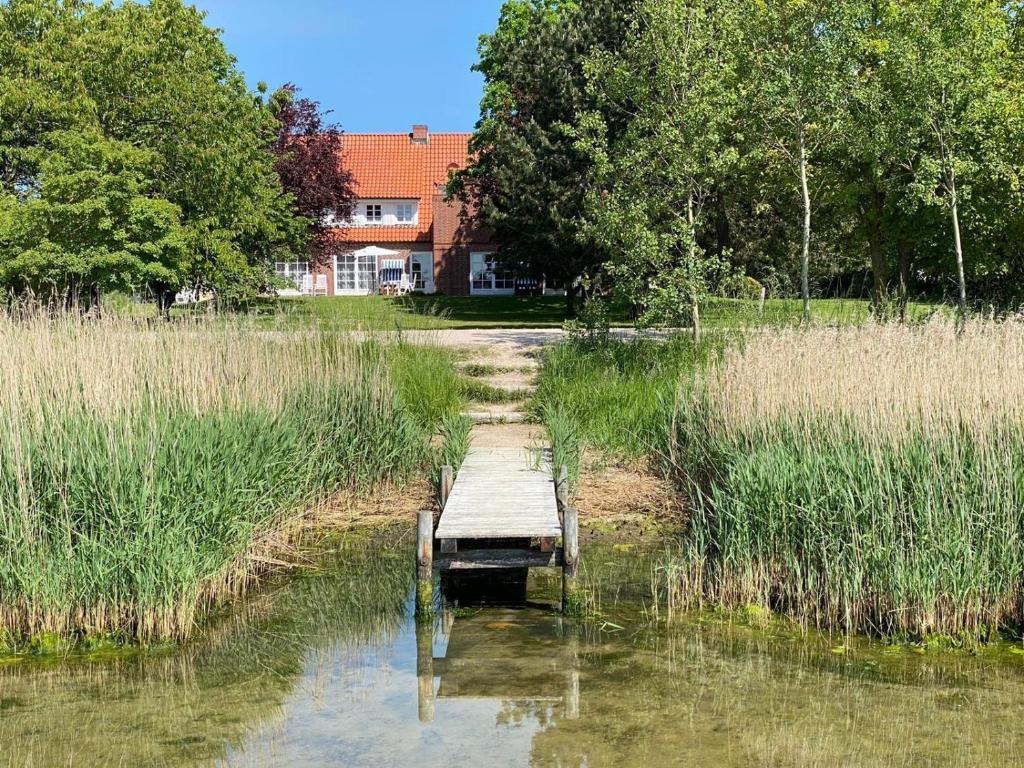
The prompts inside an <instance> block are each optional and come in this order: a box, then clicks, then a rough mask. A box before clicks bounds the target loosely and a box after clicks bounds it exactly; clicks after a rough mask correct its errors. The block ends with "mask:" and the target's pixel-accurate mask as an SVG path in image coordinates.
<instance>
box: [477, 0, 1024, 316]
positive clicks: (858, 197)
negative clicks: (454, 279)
mask: <svg viewBox="0 0 1024 768" xmlns="http://www.w3.org/2000/svg"><path fill="white" fill-rule="evenodd" d="M583 7H584V6H583V4H580V5H579V6H577V5H576V4H569V3H547V4H542V3H539V2H537V3H528V2H510V3H508V4H506V14H505V16H504V17H503V22H502V26H500V27H499V30H498V33H497V34H496V35H495V36H494V38H487V39H486V41H485V46H484V47H483V48H482V59H481V66H482V67H486V69H485V74H486V73H488V72H491V73H496V74H495V76H494V78H493V79H489V80H488V86H489V87H488V92H487V93H488V97H487V99H485V103H484V108H483V112H482V119H481V123H480V125H479V127H478V132H477V136H476V139H475V142H476V147H477V149H478V151H479V152H480V153H481V154H480V160H479V163H478V165H477V167H476V169H471V170H470V171H468V172H467V174H466V178H468V179H471V178H472V177H473V174H478V175H479V177H480V179H481V181H482V182H487V183H493V184H495V186H494V187H493V189H494V190H495V193H494V194H486V193H485V195H484V197H485V198H486V199H487V204H486V205H485V206H484V214H485V217H487V218H488V219H489V220H490V221H492V222H496V223H498V224H501V223H502V222H504V223H505V224H509V225H510V226H509V229H516V230H518V231H519V232H527V233H530V232H533V231H534V230H533V229H531V227H534V226H535V225H537V222H538V221H541V219H542V218H543V219H544V220H545V221H547V220H549V219H550V216H551V215H552V213H551V212H550V211H553V212H554V213H557V214H559V216H560V218H559V226H558V227H554V226H550V227H549V226H546V225H537V230H536V231H540V232H543V233H545V234H546V235H547V234H550V233H556V232H557V239H558V241H560V242H561V243H585V244H588V245H589V246H591V247H592V249H593V250H592V252H591V253H590V256H589V257H588V258H589V259H590V261H589V262H588V263H587V266H586V269H587V270H588V271H591V272H598V271H603V272H604V273H605V275H606V277H607V278H611V284H609V280H607V279H606V280H605V286H604V287H605V288H608V287H611V288H613V289H614V290H615V291H616V293H617V294H618V295H619V296H620V297H622V298H624V299H626V300H627V301H630V302H632V303H634V304H636V305H638V309H639V312H638V313H637V314H638V315H639V317H640V319H641V320H643V321H650V322H670V323H672V324H679V323H681V322H690V321H697V320H698V319H699V317H700V306H701V304H703V303H705V302H706V300H707V298H708V297H709V296H710V295H711V294H713V293H716V292H721V290H722V289H721V283H722V280H723V279H728V278H730V277H731V276H732V275H735V274H736V273H740V274H747V275H749V276H751V277H753V278H755V279H756V280H758V281H759V282H760V283H761V284H763V285H765V286H766V288H768V290H769V294H770V295H772V296H775V297H784V296H792V295H797V294H803V296H804V297H805V299H810V298H819V297H822V296H853V297H864V296H867V295H871V297H872V298H873V301H874V309H875V311H876V312H878V313H879V314H886V313H894V314H895V315H896V316H899V317H901V318H902V317H905V315H906V311H907V306H908V303H909V302H910V300H911V299H912V298H913V297H914V296H915V295H916V296H919V297H929V298H932V299H945V298H948V297H949V296H950V294H957V295H959V294H960V293H962V292H963V290H964V289H967V290H968V291H973V292H974V293H975V295H976V296H977V301H976V302H975V303H976V305H978V306H981V305H983V303H984V304H987V303H995V304H997V305H1000V306H1009V305H1011V303H1012V302H1013V301H1015V300H1019V299H1020V288H1019V286H1020V285H1022V284H1024V280H1022V279H1021V275H1022V274H1024V272H1022V270H1024V250H1022V246H1021V243H1022V242H1024V238H1022V237H1021V235H1022V233H1024V196H1022V195H1024V193H1022V186H1021V181H1020V179H1021V175H1022V172H1024V154H1022V153H1024V142H1022V139H1021V137H1022V136H1024V128H1022V126H1024V82H1022V79H1021V72H1024V68H1022V67H1021V61H1022V52H1021V43H1020V37H1021V34H1020V17H1021V4H1020V3H1019V2H1013V3H1004V2H1001V1H1000V0H914V1H913V2H897V1H896V0H883V1H882V2H878V1H876V0H841V1H840V2H829V3H822V2H806V1H805V0H763V1H762V2H757V3H754V4H750V3H740V2H736V1H735V0H639V1H638V2H636V3H630V4H611V5H609V7H607V8H602V9H601V11H600V13H598V12H596V11H593V10H592V6H591V4H587V6H586V8H587V10H586V11H584V12H583V15H584V16H586V15H592V16H595V17H597V16H600V21H599V22H597V21H594V22H592V23H594V24H598V25H599V26H602V27H603V28H605V29H608V30H615V34H614V35H612V36H607V35H606V36H599V37H598V38H593V39H592V38H589V37H587V36H586V35H576V36H574V33H573V31H572V30H577V31H578V29H580V27H573V26H572V25H573V24H574V23H575V22H574V21H573V19H574V18H575V14H577V12H578V11H580V9H582V8H583ZM549 30H559V34H557V35H550V34H548V31H549ZM563 40H569V41H570V42H569V44H567V45H566V44H563ZM517 41H522V42H517ZM526 51H529V55H528V56H527V54H526V53H525V52H526ZM520 55H521V58H520ZM523 62H530V63H532V62H542V63H543V64H542V65H539V66H537V67H534V68H533V69H530V68H529V67H527V65H526V64H524V63H523ZM522 70H525V74H523V76H521V77H519V76H518V74H517V73H520V72H521V71H522ZM512 74H517V76H516V77H512V76H511V75H512ZM570 74H571V80H570V82H571V88H570V87H569V86H568V85H565V87H563V88H562V89H561V90H556V92H555V93H554V94H552V93H551V92H550V88H549V86H550V84H551V82H552V81H555V82H558V83H563V84H564V81H563V80H562V79H561V78H563V77H569V75H570ZM506 75H507V76H506ZM581 94H582V96H581ZM568 96H572V97H573V98H572V99H570V98H568ZM563 97H565V98H563ZM535 103H539V104H541V105H543V106H551V107H552V109H553V110H556V116H557V120H548V121H547V122H543V125H551V126H554V125H557V127H558V128H559V131H558V132H554V134H555V135H554V137H552V135H551V134H552V133H553V131H544V130H540V129H539V128H538V129H537V130H536V133H535V134H530V136H535V137H536V138H537V139H538V144H537V146H541V147H543V148H545V149H547V148H554V147H557V148H559V149H560V151H561V152H562V154H560V155H559V157H565V156H568V154H567V153H568V151H569V150H567V149H565V147H566V146H567V145H566V143H565V140H566V137H568V140H569V141H570V143H571V150H572V152H574V153H577V154H575V155H573V156H572V157H573V158H574V162H572V163H564V164H561V165H555V164H549V165H544V164H543V163H538V162H533V159H534V158H535V156H536V153H535V152H533V151H532V150H531V149H530V147H531V145H530V144H529V142H528V141H527V140H526V138H521V139H517V141H518V143H516V142H513V141H512V140H511V139H509V138H508V137H510V136H517V137H518V136H519V133H518V132H520V131H521V132H523V133H524V136H525V132H526V131H527V129H528V128H531V127H532V126H534V125H535V123H536V124H541V123H538V121H537V120H535V119H534V115H533V112H532V111H531V108H532V105H534V104H535ZM520 106H522V109H521V110H520ZM531 129H532V128H531ZM541 139H543V141H541ZM489 152H490V153H491V154H488V153H489ZM503 153H506V154H503ZM496 168H497V169H500V170H496ZM501 172H507V175H508V178H507V179H502V177H501V176H500V173H501ZM498 181H501V183H500V184H498V183H497V182H498ZM552 190H568V193H567V194H568V196H567V197H565V198H564V199H568V200H571V201H572V205H569V206H567V205H562V204H561V203H560V202H559V201H560V200H561V199H562V198H559V197H558V195H557V194H555V193H554V192H553V191H552ZM538 191H540V192H539V193H538ZM485 192H486V189H485ZM527 192H529V193H527ZM500 193H507V194H506V195H505V196H502V194H500ZM552 201H554V204H552ZM549 209H550V211H549ZM538 212H540V213H538ZM567 212H568V213H567ZM562 214H566V215H562ZM513 224H514V226H511V225H513ZM509 237H510V238H512V239H513V240H514V239H516V238H517V237H520V235H517V234H516V233H515V232H510V233H509ZM518 242H520V243H521V246H522V250H523V251H524V253H523V254H521V255H520V256H519V258H520V259H521V260H523V261H527V260H529V258H530V257H529V254H528V253H525V252H526V251H529V250H533V251H534V252H536V253H541V254H549V253H556V251H555V250H553V247H557V245H558V244H557V243H554V244H552V242H551V241H550V239H549V240H547V241H545V240H542V239H537V240H533V241H530V240H528V238H525V237H524V238H523V239H521V240H519V241H518ZM539 258H544V257H543V256H542V257H539ZM559 258H562V256H561V255H560V256H559ZM961 265H962V267H963V274H964V276H963V280H961V279H960V277H959V272H960V267H961ZM805 314H806V313H805ZM695 327H696V322H695Z"/></svg>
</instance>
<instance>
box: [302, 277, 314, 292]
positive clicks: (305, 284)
mask: <svg viewBox="0 0 1024 768" xmlns="http://www.w3.org/2000/svg"><path fill="white" fill-rule="evenodd" d="M302 295H303V296H312V295H313V276H312V275H311V274H309V273H308V272H307V273H306V274H304V275H303V276H302Z"/></svg>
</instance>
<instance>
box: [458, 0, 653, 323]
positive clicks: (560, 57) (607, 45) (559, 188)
mask: <svg viewBox="0 0 1024 768" xmlns="http://www.w3.org/2000/svg"><path fill="white" fill-rule="evenodd" d="M634 5H635V1H634V0H628V1H627V2H622V0H596V1H592V2H588V3H576V2H559V1H558V0H510V2H508V3H506V4H505V6H504V7H503V8H502V13H501V19H500V21H499V23H498V28H497V30H496V31H495V33H494V34H492V35H485V36H484V37H483V38H482V39H481V43H480V61H479V63H478V64H477V65H476V70H477V71H479V72H481V73H482V74H483V76H484V82H485V89H484V96H483V100H482V101H481V105H480V121H479V123H478V124H477V130H476V134H475V135H474V137H473V140H472V142H471V149H472V151H473V152H474V153H475V155H476V159H475V161H474V163H473V164H472V165H471V166H470V167H469V168H468V169H465V170H464V171H463V172H462V173H460V174H458V175H457V176H456V178H455V179H454V180H453V182H452V185H451V191H452V192H454V193H455V194H457V195H459V196H460V197H462V199H463V200H464V201H466V202H467V204H473V205H478V206H479V209H480V213H481V215H482V216H483V218H484V220H485V221H486V222H487V223H488V224H489V225H490V226H491V227H493V229H494V231H495V233H496V239H497V242H499V243H501V252H500V255H501V258H502V260H503V261H504V262H506V263H507V264H510V265H521V266H525V267H526V268H528V269H529V270H531V271H533V272H535V273H539V274H545V275H547V276H548V277H549V278H550V279H551V280H552V282H557V283H559V284H561V285H563V286H565V287H566V288H568V289H569V292H568V297H569V302H570V304H571V302H572V300H573V296H574V291H575V286H574V283H575V281H576V280H577V279H578V278H579V277H581V276H582V275H584V274H592V273H594V272H596V271H597V270H598V269H599V267H600V265H601V264H602V263H603V262H604V261H605V257H604V255H603V253H602V251H601V250H600V244H599V243H597V242H595V241H594V239H593V238H590V237H586V236H585V233H583V232H582V231H581V230H580V227H579V221H580V220H581V218H582V216H583V215H584V211H585V204H586V199H587V194H588V192H589V191H590V190H591V189H593V162H592V160H591V158H590V157H588V155H587V154H586V153H585V152H582V151H581V150H580V149H579V147H578V146H577V132H578V131H577V127H576V125H575V120H576V115H577V113H580V112H583V111H585V110H587V109H589V108H590V104H591V99H590V96H589V95H588V93H587V91H586V88H585V84H586V77H585V72H584V61H585V57H586V56H587V54H588V53H589V52H591V51H594V50H608V51H614V50H616V49H617V47H618V46H619V44H620V42H621V40H622V37H623V34H624V31H625V28H626V25H627V23H628V22H627V19H628V13H629V10H630V9H631V8H632V7H633V6H634Z"/></svg>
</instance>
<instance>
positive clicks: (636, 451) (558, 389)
mask: <svg viewBox="0 0 1024 768" xmlns="http://www.w3.org/2000/svg"><path fill="white" fill-rule="evenodd" d="M721 343H722V341H721V337H720V336H718V335H715V334H712V335H709V337H708V338H707V339H706V340H705V342H704V343H703V344H702V345H701V347H700V348H699V349H698V348H695V347H694V345H693V342H692V341H691V339H690V337H689V336H687V335H685V334H682V335H679V336H676V337H674V338H672V339H670V340H668V341H664V342H661V341H652V340H644V339H638V340H633V341H626V342H622V341H609V342H607V343H604V344H600V345H597V346H596V347H592V346H589V345H585V344H578V343H573V342H564V343H562V344H558V345H555V346H552V347H549V348H548V349H547V350H546V351H545V353H544V357H543V359H542V363H543V364H542V367H541V372H540V375H539V377H538V381H537V392H536V396H535V400H534V403H535V405H534V408H535V415H536V416H537V417H538V418H539V419H540V420H542V421H545V422H548V421H550V419H551V418H552V417H553V416H554V417H556V418H557V420H558V421H559V422H566V421H569V422H572V423H573V424H574V428H573V433H574V435H576V437H575V439H574V440H575V442H577V443H578V444H579V445H581V446H585V447H590V448H592V449H596V450H597V451H599V452H602V453H605V454H608V455H610V456H613V457H618V458H628V459H637V458H641V457H643V456H650V455H654V456H657V455H658V454H660V453H661V449H662V446H664V445H665V444H666V441H665V433H666V430H667V428H668V422H669V419H670V416H671V412H672V408H673V403H674V400H675V397H676V391H677V388H678V385H679V381H680V378H681V377H682V376H686V375H689V374H691V373H692V372H693V371H694V370H695V369H696V367H698V366H699V365H701V364H703V361H704V360H706V359H707V356H708V355H709V354H710V353H711V351H712V350H713V349H715V348H717V347H718V346H719V345H720V344H721ZM549 426H550V425H549ZM559 431H564V430H559Z"/></svg>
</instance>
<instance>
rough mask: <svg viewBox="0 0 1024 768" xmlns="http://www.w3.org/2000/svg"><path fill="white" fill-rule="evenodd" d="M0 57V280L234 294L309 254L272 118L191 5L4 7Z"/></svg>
mask: <svg viewBox="0 0 1024 768" xmlns="http://www.w3.org/2000/svg"><path fill="white" fill-rule="evenodd" d="M0 60H2V61H3V62H4V66H3V70H2V72H0V279H2V280H3V282H4V285H6V286H8V287H10V288H12V289H14V290H15V291H19V292H28V291H31V292H32V293H35V294H37V295H41V296H42V297H44V298H46V299H47V300H49V301H54V302H75V301H83V302H86V303H87V302H89V301H90V298H91V296H92V295H93V294H95V292H96V290H97V289H99V288H102V287H108V286H111V287H119V288H131V289H134V290H144V289H148V290H151V291H152V292H154V293H155V294H157V295H158V296H159V297H161V298H162V299H164V300H165V301H166V300H167V297H168V295H173V293H174V291H175V289H177V288H179V287H181V286H182V285H184V284H190V285H199V286H203V287H213V288H219V289H220V290H221V291H222V292H224V293H226V294H231V293H240V292H244V291H245V290H247V289H252V288H254V287H256V286H258V285H259V284H261V283H262V282H263V280H264V277H265V274H266V271H267V265H268V264H269V263H270V262H272V261H273V258H274V254H275V253H277V252H278V251H279V250H281V249H297V248H299V247H301V246H302V244H303V241H304V238H305V225H304V223H303V221H301V220H300V219H297V218H296V217H295V216H294V215H293V213H292V211H291V205H290V201H289V198H288V196H287V195H285V194H283V192H282V190H281V187H280V183H279V181H278V179H277V177H276V174H275V173H274V167H273V163H274V157H273V154H272V153H271V151H270V144H271V142H272V139H273V136H274V130H275V121H274V119H273V116H272V115H271V114H270V112H269V110H268V109H267V108H266V106H264V105H263V104H262V103H261V102H260V100H259V99H257V98H254V96H253V94H252V93H251V92H250V91H249V90H248V88H247V87H246V85H245V81H244V79H243V77H242V75H241V73H239V72H238V70H237V69H236V67H235V62H234V59H233V58H232V57H231V56H230V54H228V52H227V51H226V50H225V48H224V45H223V43H222V42H221V40H220V38H219V37H218V34H217V32H216V31H214V30H212V29H210V28H208V27H206V26H205V25H204V23H203V16H202V14H201V13H200V12H199V11H197V10H196V9H195V8H194V7H192V6H187V5H185V4H184V3H183V2H181V0H152V2H149V3H146V4H142V3H137V2H125V3H120V4H117V5H114V4H111V3H104V4H94V3H91V2H85V1H84V0H69V1H68V2H56V0H10V2H6V3H3V4H0Z"/></svg>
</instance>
